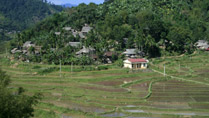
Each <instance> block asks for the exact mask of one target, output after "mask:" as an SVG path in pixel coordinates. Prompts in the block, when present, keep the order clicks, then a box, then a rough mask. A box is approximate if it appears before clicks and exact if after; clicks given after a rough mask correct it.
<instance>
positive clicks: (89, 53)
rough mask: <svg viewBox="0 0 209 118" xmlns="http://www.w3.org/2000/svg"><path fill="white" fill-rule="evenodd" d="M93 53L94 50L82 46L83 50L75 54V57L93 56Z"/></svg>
mask: <svg viewBox="0 0 209 118" xmlns="http://www.w3.org/2000/svg"><path fill="white" fill-rule="evenodd" d="M94 51H95V49H94V48H91V47H88V48H86V47H85V46H83V49H81V50H80V51H78V52H76V55H92V54H94Z"/></svg>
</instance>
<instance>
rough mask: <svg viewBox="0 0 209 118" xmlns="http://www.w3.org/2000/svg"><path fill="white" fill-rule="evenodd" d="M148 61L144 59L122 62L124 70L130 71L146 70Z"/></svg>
mask: <svg viewBox="0 0 209 118" xmlns="http://www.w3.org/2000/svg"><path fill="white" fill-rule="evenodd" d="M148 62H149V61H148V60H146V59H141V58H138V59H127V60H125V61H123V63H124V67H125V68H130V69H146V68H147V67H148Z"/></svg>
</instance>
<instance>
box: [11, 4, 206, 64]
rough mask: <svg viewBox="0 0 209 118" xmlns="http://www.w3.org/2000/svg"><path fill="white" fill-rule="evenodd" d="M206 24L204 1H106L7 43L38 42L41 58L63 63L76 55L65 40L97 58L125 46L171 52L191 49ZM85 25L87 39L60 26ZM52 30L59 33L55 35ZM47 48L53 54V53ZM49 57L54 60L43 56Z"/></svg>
mask: <svg viewBox="0 0 209 118" xmlns="http://www.w3.org/2000/svg"><path fill="white" fill-rule="evenodd" d="M208 22H209V1H208V0H201V1H199V0H193V1H179V0H166V1H165V0H158V1H156V0H149V1H147V0H110V1H108V2H105V3H104V4H102V5H96V4H89V5H85V4H80V5H79V6H77V7H75V8H71V9H69V10H66V11H65V12H62V13H59V14H55V15H53V16H52V17H50V18H47V19H45V20H44V21H43V22H41V23H39V24H37V25H36V27H34V28H31V29H28V30H27V31H24V32H22V33H21V34H19V35H18V37H17V39H15V41H14V42H19V43H18V44H17V43H12V46H13V47H21V46H22V44H23V43H24V42H26V41H28V40H30V41H33V42H34V43H35V44H36V45H41V46H43V48H42V49H43V50H42V51H43V52H44V53H42V55H41V56H40V57H42V59H43V58H46V60H47V61H48V62H53V60H54V59H55V60H54V61H56V58H58V57H64V58H65V59H66V63H67V62H69V59H72V58H76V56H75V51H77V50H74V49H73V48H72V47H70V49H69V47H66V46H65V45H64V44H67V43H68V42H69V41H75V40H76V41H80V42H82V45H83V46H87V47H89V46H91V47H93V48H95V50H96V54H97V56H98V57H101V58H100V59H101V60H102V56H103V55H104V53H105V51H109V50H113V51H115V52H118V53H121V52H122V51H124V50H125V49H127V48H137V49H141V50H143V51H144V52H145V54H146V55H147V56H148V57H158V56H161V55H176V54H182V53H192V52H193V51H194V50H195V47H194V43H195V42H196V41H197V40H203V39H205V40H208V39H209V33H208V32H209V23H208ZM84 24H89V25H90V26H91V27H93V30H92V31H91V32H90V33H88V35H87V38H86V40H83V39H82V38H79V39H77V38H75V37H74V38H73V37H72V34H69V32H68V33H66V32H65V31H63V28H64V27H71V28H73V29H75V30H76V31H81V29H82V26H84ZM55 32H61V34H62V35H60V36H56V35H55ZM124 39H126V40H124ZM51 48H56V49H57V53H56V54H55V53H53V54H52V52H50V51H49V49H51ZM66 50H67V52H68V53H66ZM62 52H63V53H62ZM69 53H70V55H69ZM51 55H53V57H54V59H53V58H50V60H48V57H49V56H51ZM37 58H39V57H37ZM72 60H73V59H72ZM79 60H80V59H79ZM63 63H65V62H63Z"/></svg>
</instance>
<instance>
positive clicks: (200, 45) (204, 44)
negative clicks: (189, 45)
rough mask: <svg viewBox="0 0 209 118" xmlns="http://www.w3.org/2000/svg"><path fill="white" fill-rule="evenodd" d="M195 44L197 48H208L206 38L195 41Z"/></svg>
mask: <svg viewBox="0 0 209 118" xmlns="http://www.w3.org/2000/svg"><path fill="white" fill-rule="evenodd" d="M196 46H197V48H199V49H207V48H209V45H208V41H206V40H199V41H198V42H197V43H196Z"/></svg>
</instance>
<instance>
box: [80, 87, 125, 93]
mask: <svg viewBox="0 0 209 118" xmlns="http://www.w3.org/2000/svg"><path fill="white" fill-rule="evenodd" d="M80 88H84V89H91V90H97V91H106V92H127V90H125V89H123V88H115V89H111V88H99V87H93V86H80Z"/></svg>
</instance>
